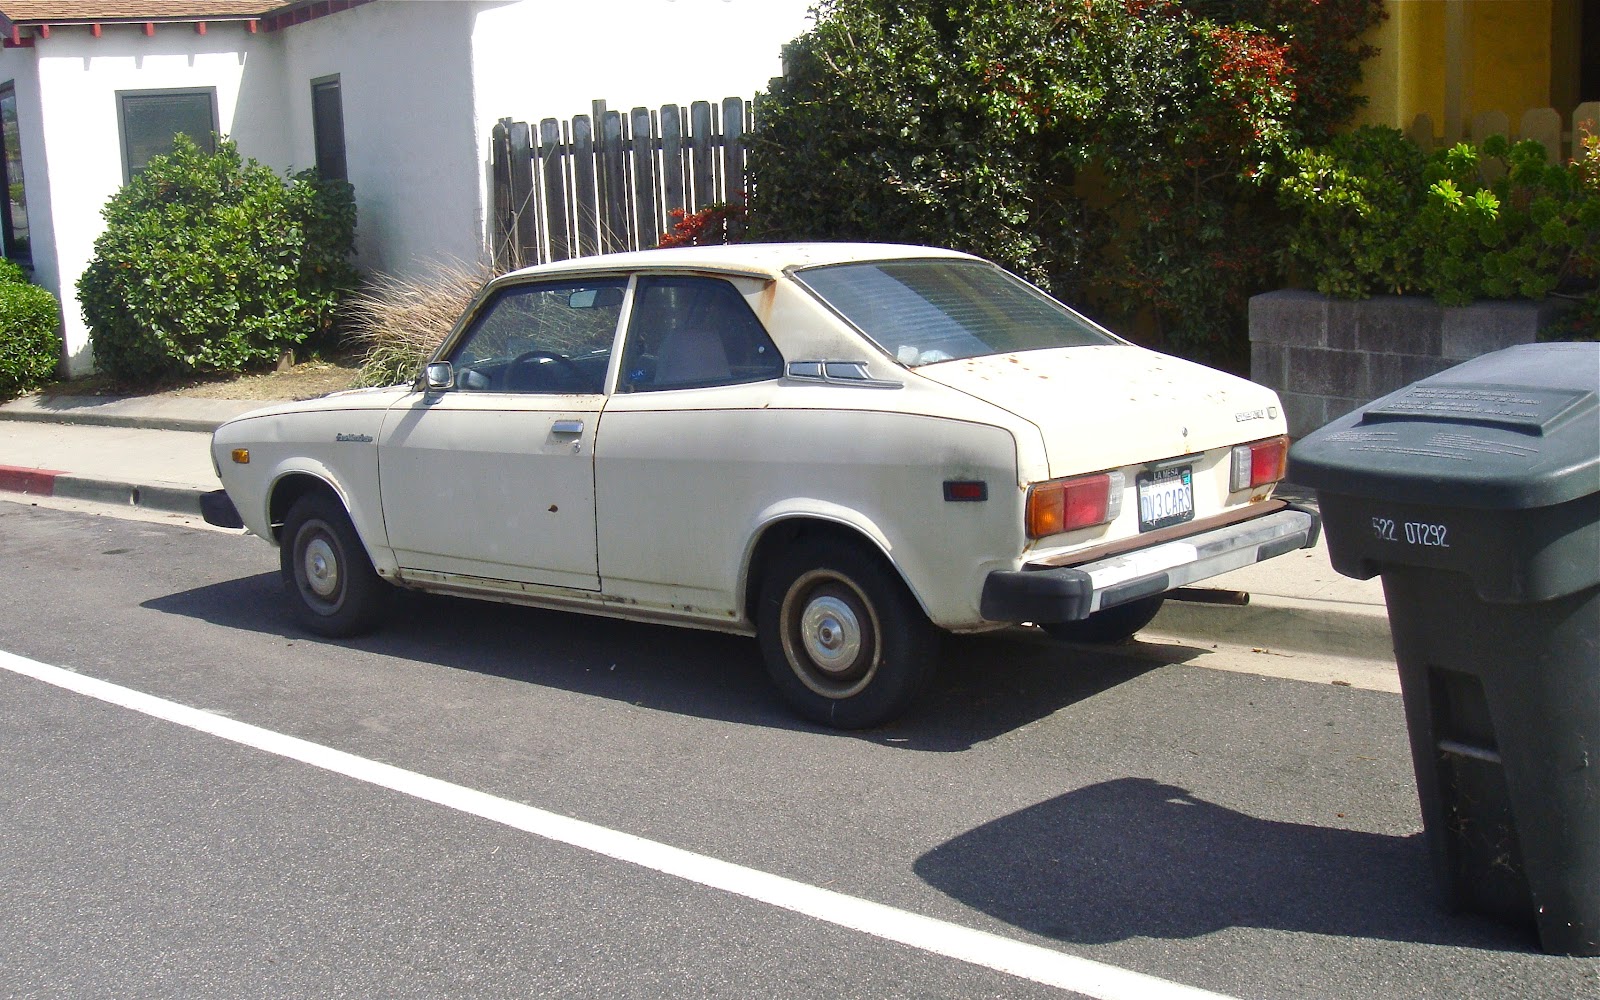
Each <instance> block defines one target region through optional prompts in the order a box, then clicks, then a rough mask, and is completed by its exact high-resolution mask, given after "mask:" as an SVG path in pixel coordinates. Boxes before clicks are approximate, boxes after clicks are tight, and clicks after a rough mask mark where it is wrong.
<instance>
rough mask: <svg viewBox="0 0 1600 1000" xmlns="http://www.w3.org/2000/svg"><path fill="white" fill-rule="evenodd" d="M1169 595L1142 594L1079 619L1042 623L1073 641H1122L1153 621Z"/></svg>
mask: <svg viewBox="0 0 1600 1000" xmlns="http://www.w3.org/2000/svg"><path fill="white" fill-rule="evenodd" d="M1165 600H1166V595H1164V594H1157V595H1155V596H1154V597H1141V598H1140V599H1139V600H1137V601H1129V602H1128V603H1127V604H1119V605H1117V606H1116V607H1114V608H1106V609H1105V610H1104V611H1096V612H1095V613H1094V614H1092V615H1090V616H1089V617H1087V618H1083V619H1080V620H1079V621H1075V622H1047V623H1045V624H1043V625H1042V626H1041V627H1042V628H1043V629H1044V630H1045V631H1046V632H1049V633H1050V634H1051V635H1052V636H1054V637H1056V638H1057V639H1066V640H1069V641H1071V642H1121V641H1122V640H1123V639H1127V638H1129V637H1131V636H1132V635H1133V634H1134V633H1135V632H1137V631H1139V630H1140V629H1142V628H1144V627H1145V626H1146V625H1148V624H1150V622H1151V621H1152V620H1154V619H1155V616H1156V615H1157V614H1158V613H1159V612H1160V611H1161V605H1162V603H1163V602H1164V601H1165Z"/></svg>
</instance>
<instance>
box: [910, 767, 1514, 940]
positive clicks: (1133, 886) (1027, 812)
mask: <svg viewBox="0 0 1600 1000" xmlns="http://www.w3.org/2000/svg"><path fill="white" fill-rule="evenodd" d="M915 867H916V872H917V875H918V876H920V877H921V878H922V879H923V880H924V881H925V882H927V883H928V884H929V885H931V886H933V887H934V888H936V889H939V890H940V891H941V892H944V893H946V894H948V895H950V896H952V897H954V898H955V899H958V900H960V901H961V902H963V903H966V904H967V905H969V906H972V907H974V908H976V909H978V910H981V911H983V912H984V913H987V914H989V915H991V916H993V917H996V918H998V919H1000V920H1003V921H1005V922H1006V923H1009V924H1012V925H1014V926H1016V927H1020V928H1022V929H1024V930H1028V931H1031V932H1033V933H1035V934H1042V935H1045V936H1048V937H1052V938H1055V939H1057V940H1060V941H1070V942H1074V943H1079V944H1101V943H1107V942H1112V941H1124V940H1127V939H1129V938H1139V937H1148V938H1194V937H1200V936H1202V935H1205V934H1209V933H1212V932H1215V931H1219V930H1223V929H1225V928H1229V927H1258V928H1269V929H1273V930H1285V931H1294V932H1304V933H1311V934H1324V935H1332V936H1338V937H1358V938H1375V939H1380V940H1390V941H1402V942H1415V943H1422V944H1440V945H1453V946H1460V947H1473V948H1484V949H1491V950H1506V951H1513V950H1516V951H1521V950H1532V949H1534V948H1535V946H1536V945H1537V941H1536V939H1535V938H1534V935H1533V929H1532V927H1531V926H1530V927H1529V928H1528V929H1527V930H1526V932H1525V933H1520V934H1519V931H1518V929H1517V928H1515V927H1508V926H1504V925H1500V924H1496V923H1493V922H1490V921H1488V920H1485V919H1480V918H1476V917H1468V916H1451V915H1450V914H1448V913H1446V912H1445V911H1444V910H1443V908H1442V905H1441V903H1440V901H1439V897H1438V896H1437V895H1436V894H1435V892H1434V889H1433V884H1432V881H1431V868H1430V867H1429V859H1428V848H1427V844H1426V842H1425V840H1424V838H1423V835H1422V834H1420V833H1419V834H1414V835H1411V836H1407V837H1394V836H1386V835H1382V834H1372V833H1360V832H1356V831H1352V830H1338V829H1329V828H1326V827H1319V826H1308V825H1304V824H1299V823H1283V822H1276V821H1272V820H1263V819H1257V818H1256V817H1254V816H1248V815H1246V814H1244V813H1240V812H1236V811H1234V810H1232V809H1228V808H1226V807H1224V806H1219V805H1216V804H1213V803H1210V802H1206V801H1203V800H1201V799H1198V798H1195V797H1194V796H1193V795H1191V794H1190V793H1189V792H1187V791H1186V790H1184V789H1182V788H1177V787H1174V786H1171V785H1164V784H1161V783H1160V782H1157V781H1152V780H1150V779H1148V778H1119V779H1116V780H1114V781H1106V782H1102V783H1100V784H1097V785H1091V786H1089V787H1086V788H1082V789H1079V790H1077V791H1074V792H1069V793H1067V794H1065V795H1060V796H1057V797H1056V798H1053V799H1050V800H1048V801H1046V802H1041V803H1039V804H1038V805H1035V806H1032V807H1030V808H1027V809H1024V810H1021V811H1020V812H1015V813H1012V814H1011V815H1009V816H1004V817H1002V818H1000V819H997V820H995V821H993V822H990V823H986V824H984V825H983V826H980V827H977V828H976V829H974V830H972V831H970V832H968V833H965V834H962V835H961V836H959V837H957V838H955V839H953V840H950V841H948V842H946V843H945V844H943V845H941V846H939V847H937V848H935V849H934V850H932V851H929V852H928V853H926V854H924V855H923V856H922V857H920V858H918V859H917V862H916V866H915Z"/></svg>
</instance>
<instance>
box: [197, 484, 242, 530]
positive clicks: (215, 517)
mask: <svg viewBox="0 0 1600 1000" xmlns="http://www.w3.org/2000/svg"><path fill="white" fill-rule="evenodd" d="M200 516H201V517H203V518H205V519H206V523H207V524H214V525H216V526H217V527H219V528H242V527H244V518H242V517H240V516H239V508H237V507H235V506H234V505H233V499H232V498H231V497H229V496H228V491H227V490H212V491H211V492H210V493H205V494H202V495H201V497H200Z"/></svg>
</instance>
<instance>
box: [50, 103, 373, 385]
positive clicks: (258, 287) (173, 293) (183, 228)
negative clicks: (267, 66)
mask: <svg viewBox="0 0 1600 1000" xmlns="http://www.w3.org/2000/svg"><path fill="white" fill-rule="evenodd" d="M103 214H104V216H105V220H106V229H105V231H104V232H103V233H102V234H101V236H100V238H99V239H97V240H96V241H95V255H94V259H93V260H92V261H91V262H90V264H89V267H88V269H87V270H86V271H85V272H84V274H83V276H82V277H81V278H80V279H79V281H78V297H79V301H80V302H81V303H82V305H83V312H84V318H85V319H86V320H87V321H88V323H89V328H90V336H91V343H92V344H93V346H94V356H95V364H96V366H97V367H98V368H99V369H100V370H102V371H103V372H105V373H106V374H107V375H109V376H110V377H112V378H113V379H115V380H117V381H120V382H125V383H126V382H150V381H156V380H161V379H166V378H173V377H185V376H192V375H203V374H209V373H218V372H242V371H246V370H249V369H252V368H261V367H264V366H266V365H270V364H272V363H274V362H276V361H277V360H278V359H279V358H280V357H281V356H283V355H284V354H285V353H286V352H291V351H294V350H295V349H297V348H304V347H313V348H314V347H318V346H332V345H333V344H334V343H335V342H336V338H335V333H334V317H335V310H336V308H337V306H338V304H339V302H340V300H341V299H342V298H343V297H344V296H345V295H346V294H347V293H348V292H349V291H350V290H351V289H353V288H354V286H355V283H356V277H357V275H356V272H355V270H354V268H353V267H352V266H351V265H350V263H349V257H350V255H351V253H352V252H353V251H354V246H355V223H356V209H355V198H354V195H353V193H352V189H351V187H350V185H349V184H347V183H345V182H343V181H330V180H323V179H321V178H320V177H318V176H317V174H316V173H315V171H302V172H300V173H296V174H293V175H290V176H288V177H280V176H279V175H278V174H277V173H275V172H274V171H272V170H271V169H270V168H268V167H265V166H262V165H261V164H259V163H257V162H256V161H254V160H248V161H246V160H244V159H243V158H241V156H240V155H239V150H238V147H237V145H235V144H234V143H233V142H232V141H230V140H228V139H226V138H223V139H220V140H219V141H218V143H217V151H216V153H214V154H207V153H205V152H203V151H201V150H200V149H199V148H198V147H197V146H196V145H195V144H194V142H193V141H191V140H189V139H188V138H187V137H185V136H182V135H179V136H177V137H176V138H175V142H174V149H173V152H172V153H171V155H169V156H164V157H157V158H155V159H154V160H152V161H151V162H150V164H149V166H148V167H147V168H146V169H145V170H144V171H143V172H141V173H140V174H139V175H138V176H136V177H134V178H133V180H132V181H130V182H129V183H128V184H127V185H126V186H125V187H123V188H122V190H121V191H119V192H118V193H117V194H116V196H115V197H113V198H112V199H111V201H110V202H109V203H108V204H107V205H106V208H105V210H104V212H103Z"/></svg>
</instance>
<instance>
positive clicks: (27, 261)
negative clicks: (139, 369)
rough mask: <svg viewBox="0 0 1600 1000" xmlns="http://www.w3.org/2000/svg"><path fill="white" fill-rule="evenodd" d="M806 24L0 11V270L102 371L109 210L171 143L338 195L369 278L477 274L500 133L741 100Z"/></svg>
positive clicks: (780, 0) (564, 9)
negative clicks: (529, 123)
mask: <svg viewBox="0 0 1600 1000" xmlns="http://www.w3.org/2000/svg"><path fill="white" fill-rule="evenodd" d="M811 3H812V0H585V2H583V3H570V2H565V0H295V2H288V3H285V2H283V0H0V41H3V45H4V47H3V49H0V127H3V130H4V150H5V155H4V157H3V158H0V162H3V179H4V181H5V185H6V189H7V191H8V192H9V194H10V197H9V198H6V199H0V237H3V240H4V251H5V255H6V256H8V257H11V258H12V259H14V260H17V261H19V262H20V263H22V264H24V265H25V266H27V267H29V268H31V269H32V271H33V274H34V279H35V280H36V281H37V282H39V283H40V284H42V285H44V286H45V287H47V288H49V289H50V290H51V291H53V292H55V293H57V294H58V295H59V296H61V298H62V303H63V309H62V312H63V313H64V331H63V333H64V340H65V350H66V359H65V361H66V365H67V369H68V371H69V373H70V374H72V375H79V374H84V373H86V372H88V371H90V370H92V368H93V352H92V348H91V345H90V342H89V332H88V329H87V328H86V326H85V324H84V322H83V317H82V315H81V312H80V310H79V309H78V308H77V304H76V298H75V295H74V289H75V287H76V284H77V281H78V277H79V276H80V275H81V274H82V273H83V271H84V269H85V267H86V266H87V265H88V262H89V260H90V257H91V255H92V254H93V244H94V240H95V238H96V237H97V236H98V235H99V233H100V231H101V227H102V223H101V216H100V212H101V209H102V207H103V206H104V205H105V203H106V200H107V199H108V198H110V197H111V196H112V194H114V193H115V192H116V190H117V189H118V188H119V187H120V186H121V185H122V184H123V183H124V182H125V181H126V180H127V178H128V177H129V176H130V175H131V174H132V173H133V172H135V171H137V170H139V169H140V168H141V167H142V165H143V164H144V163H145V162H146V161H148V159H149V158H150V157H151V156H154V155H156V154H158V153H160V152H163V151H165V149H167V148H169V147H170V143H171V138H172V135H173V133H174V132H176V131H182V132H186V133H189V134H192V135H195V136H196V137H197V138H199V139H202V140H206V141H209V136H210V133H212V132H219V133H222V134H225V135H229V136H231V137H232V138H233V139H235V140H236V141H237V142H238V144H239V148H240V151H241V152H242V153H243V154H244V155H245V156H247V157H252V158H254V159H256V160H259V161H260V162H262V163H265V164H268V165H270V166H273V167H274V168H277V169H279V170H285V169H301V168H304V167H309V166H317V167H319V168H321V169H322V170H323V171H324V172H327V173H333V174H335V175H342V176H345V177H347V178H348V179H349V180H350V182H351V183H352V184H353V185H354V186H355V192H356V204H357V208H358V210H359V212H360V223H359V230H358V235H357V252H358V258H357V263H358V265H359V266H361V267H362V268H364V269H366V270H368V271H372V272H378V271H381V272H387V273H391V274H407V273H417V272H419V271H421V270H423V269H424V268H425V267H426V266H427V265H428V264H429V263H430V262H433V261H436V260H444V259H455V260H463V261H472V260H478V259H481V258H483V257H484V256H485V254H486V248H487V244H488V232H487V222H486V219H487V217H488V214H489V213H488V211H487V208H486V206H487V204H488V200H489V198H490V178H489V168H488V159H489V143H490V133H491V130H492V129H493V127H494V123H495V122H496V121H497V120H498V119H500V118H505V117H515V118H518V119H520V120H538V119H540V118H545V117H556V118H570V117H571V116H573V115H576V114H582V113H586V112H588V111H589V109H590V106H591V103H592V102H593V101H595V100H606V101H608V102H609V103H610V104H611V106H612V107H634V106H657V105H660V104H665V103H673V102H676V103H688V102H690V101H695V100H713V101H715V100H719V99H721V98H723V97H727V96H749V95H753V94H755V93H756V92H758V91H760V90H762V89H764V88H765V87H766V85H767V82H768V80H770V79H771V78H772V77H774V76H777V75H778V74H779V73H780V72H781V49H782V46H783V44H784V43H785V42H787V41H789V40H790V39H792V38H794V37H796V36H797V35H799V34H801V33H803V32H804V31H806V30H807V29H808V28H809V27H810V24H811V21H810V15H809V13H808V8H809V7H810V6H811Z"/></svg>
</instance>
